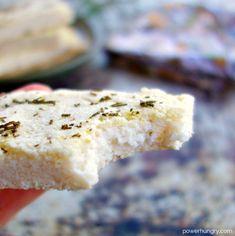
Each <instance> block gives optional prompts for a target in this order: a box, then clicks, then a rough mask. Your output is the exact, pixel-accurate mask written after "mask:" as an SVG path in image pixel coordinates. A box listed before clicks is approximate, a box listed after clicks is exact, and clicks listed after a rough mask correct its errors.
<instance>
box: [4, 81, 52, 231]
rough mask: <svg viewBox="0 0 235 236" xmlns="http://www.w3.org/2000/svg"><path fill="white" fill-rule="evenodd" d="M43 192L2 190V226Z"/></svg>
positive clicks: (34, 86) (29, 87) (27, 88)
mask: <svg viewBox="0 0 235 236" xmlns="http://www.w3.org/2000/svg"><path fill="white" fill-rule="evenodd" d="M17 90H23V91H31V90H45V91H48V90H50V88H49V87H48V86H45V85H41V84H31V85H27V86H24V87H21V88H19V89H17ZM42 194H43V191H42V190H34V189H30V190H22V189H4V190H0V227H3V226H4V225H5V224H6V223H7V222H9V221H10V220H11V219H12V218H13V217H14V216H15V215H16V214H17V212H19V211H20V210H21V209H22V208H24V207H25V206H27V205H28V204H30V203H31V202H33V201H34V200H35V199H36V198H38V197H39V196H41V195H42Z"/></svg>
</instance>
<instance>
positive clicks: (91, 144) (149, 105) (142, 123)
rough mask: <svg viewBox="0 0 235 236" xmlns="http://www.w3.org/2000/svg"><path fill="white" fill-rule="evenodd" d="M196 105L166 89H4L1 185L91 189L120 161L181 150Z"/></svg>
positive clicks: (0, 110) (1, 99)
mask: <svg viewBox="0 0 235 236" xmlns="http://www.w3.org/2000/svg"><path fill="white" fill-rule="evenodd" d="M193 103H194V99H193V97H192V96H190V95H179V96H173V95H170V94H167V93H165V92H163V91H161V90H158V89H142V90H141V91H140V92H137V93H125V92H116V91H99V92H98V91H71V90H57V91H54V92H45V91H31V92H20V91H19V92H14V93H10V94H6V95H2V96H1V97H0V188H24V189H28V188H37V189H50V188H55V189H72V190H75V189H85V188H90V187H92V186H93V185H94V184H95V183H97V181H98V173H99V170H100V169H101V168H103V167H104V166H105V165H106V164H107V163H109V162H111V161H113V160H117V159H120V158H125V157H127V156H130V155H132V154H133V153H134V152H140V151H141V152H142V151H148V150H160V149H179V148H180V147H181V146H182V144H183V143H184V142H185V141H187V140H188V139H189V138H190V137H191V135H192V116H193Z"/></svg>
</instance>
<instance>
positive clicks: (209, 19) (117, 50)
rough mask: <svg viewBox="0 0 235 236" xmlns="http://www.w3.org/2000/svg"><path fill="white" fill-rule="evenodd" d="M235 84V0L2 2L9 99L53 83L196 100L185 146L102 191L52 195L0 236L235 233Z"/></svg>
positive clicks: (111, 176)
mask: <svg viewBox="0 0 235 236" xmlns="http://www.w3.org/2000/svg"><path fill="white" fill-rule="evenodd" d="M234 81H235V2H234V0H227V1H220V0H207V1H204V0H201V1H200V0H195V1H194V0H185V1H183V0H178V1H176V0H174V1H167V0H161V1H160V0H158V1H153V0H136V1H131V0H70V1H69V0H68V1H63V0H50V1H46V0H41V1H37V0H10V1H9V0H0V90H1V91H11V90H13V89H15V88H17V87H19V86H21V85H25V84H27V83H30V82H42V83H45V84H49V85H50V86H52V88H54V89H56V88H72V89H115V90H121V91H137V90H139V89H140V88H142V87H149V88H161V89H164V90H166V91H167V92H171V93H174V94H177V93H190V94H192V95H194V96H195V97H196V107H195V117H194V120H195V127H194V130H195V133H194V136H193V138H192V139H191V140H190V141H189V142H188V143H186V144H185V145H184V147H183V148H182V150H180V151H159V152H149V153H144V154H138V155H136V156H135V157H132V158H128V159H125V160H122V161H119V162H116V163H113V164H112V165H110V166H109V167H108V168H106V169H104V170H103V171H102V172H101V180H100V182H99V184H97V185H96V186H95V188H94V189H92V190H88V191H78V192H68V191H61V192H59V191H48V192H47V193H45V194H44V195H43V196H42V197H41V198H40V199H38V200H37V201H36V202H34V203H33V204H32V205H30V206H28V207H27V208H25V209H24V210H23V211H22V212H20V214H18V215H17V217H16V218H15V219H14V220H13V221H12V222H11V223H10V224H8V225H7V226H6V227H5V228H4V229H2V230H0V236H11V235H12V236H14V235H17V236H27V235H29V236H31V235H33V236H42V235H50V236H73V235H79V236H80V235H81V236H85V235H96V236H106V235H107V236H119V235H121V236H132V235H133V236H134V235H140V236H148V235H150V236H152V235H170V236H171V235H182V230H183V229H199V228H201V229H229V230H233V232H232V233H230V235H235V89H234ZM195 235H211V234H210V233H204V234H195ZM221 235H224V234H221Z"/></svg>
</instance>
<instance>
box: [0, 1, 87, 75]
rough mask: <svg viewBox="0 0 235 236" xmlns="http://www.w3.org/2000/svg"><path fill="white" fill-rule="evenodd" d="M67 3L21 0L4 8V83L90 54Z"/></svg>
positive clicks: (0, 40)
mask: <svg viewBox="0 0 235 236" xmlns="http://www.w3.org/2000/svg"><path fill="white" fill-rule="evenodd" d="M74 19H75V14H74V13H73V11H72V9H71V7H70V5H69V4H68V3H67V2H65V1H63V0H48V1H47V0H40V1H37V0H20V1H19V0H18V1H16V0H15V1H12V2H11V4H8V5H7V4H6V5H3V4H2V5H0V79H11V78H16V77H21V76H24V75H27V74H30V73H36V72H38V71H42V70H46V69H49V68H52V67H55V66H56V65H59V64H61V63H63V62H65V61H67V60H69V59H71V58H73V57H75V56H76V55H79V54H80V53H83V52H85V51H86V50H87V48H88V45H87V43H86V40H85V39H84V38H83V36H82V35H81V34H79V33H78V32H77V31H76V30H75V29H73V28H72V27H71V26H70V25H71V23H72V22H73V21H74Z"/></svg>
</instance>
